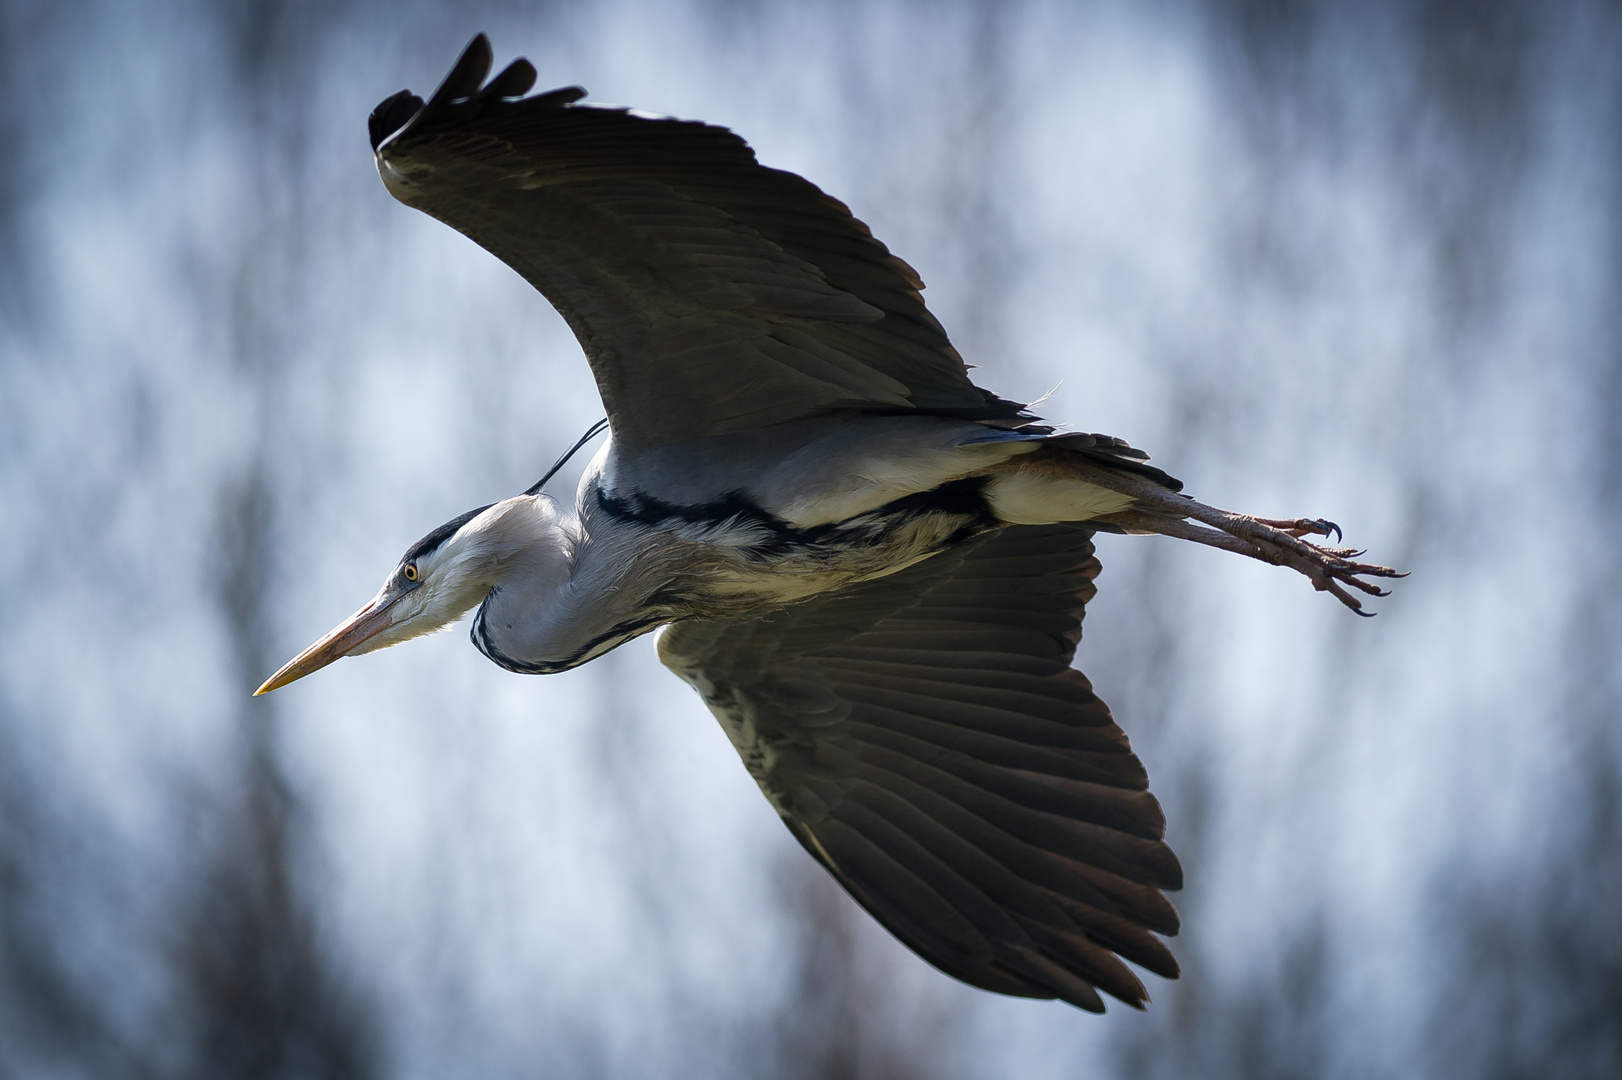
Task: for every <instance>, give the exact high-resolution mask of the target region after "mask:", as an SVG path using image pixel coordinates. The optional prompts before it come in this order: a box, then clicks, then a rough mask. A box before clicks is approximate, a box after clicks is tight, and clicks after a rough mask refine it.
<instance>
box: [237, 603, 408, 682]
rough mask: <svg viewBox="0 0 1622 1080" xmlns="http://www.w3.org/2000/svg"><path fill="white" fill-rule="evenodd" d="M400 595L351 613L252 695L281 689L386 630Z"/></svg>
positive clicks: (283, 666) (391, 620)
mask: <svg viewBox="0 0 1622 1080" xmlns="http://www.w3.org/2000/svg"><path fill="white" fill-rule="evenodd" d="M398 599H399V597H398V596H391V597H388V598H387V599H382V598H380V599H377V600H373V601H372V602H371V603H369V604H367V605H366V606H365V607H363V608H361V609H360V610H359V611H357V612H355V614H353V615H351V616H349V618H347V619H345V620H344V621H343V622H341V623H339V624H338V626H337V627H336V628H334V629H333V630H332V631H331V632H330V633H328V634H327V636H326V637H324V638H322V639H321V640H320V641H318V642H316V643H315V644H314V645H311V646H310V647H309V648H308V649H305V650H304V651H303V652H301V653H299V654H298V655H297V656H295V657H293V659H291V660H289V661H288V662H287V663H285V664H283V665H282V666H281V670H279V671H277V672H276V674H274V675H272V676H271V677H270V678H268V679H266V680H265V684H264V685H263V686H261V687H260V688H259V689H257V690H255V691H254V692H253V696H254V697H258V696H259V695H260V694H268V693H270V692H271V691H272V690H280V689H281V688H282V687H284V686H286V685H287V684H288V683H290V682H297V681H298V680H299V679H302V678H304V676H306V675H308V674H310V673H311V672H312V671H320V670H321V669H322V668H324V667H326V666H327V665H328V664H330V663H332V662H333V661H334V660H337V659H339V658H341V657H344V656H348V655H349V654H350V653H351V652H353V651H354V650H355V649H356V648H358V647H359V646H360V645H361V644H363V643H364V642H366V641H367V640H368V639H370V638H373V637H376V636H377V635H378V634H380V633H382V632H383V631H384V630H387V629H388V628H389V627H390V626H391V625H393V623H394V618H393V616H391V615H390V614H389V609H390V608H392V607H393V606H394V602H395V601H396V600H398Z"/></svg>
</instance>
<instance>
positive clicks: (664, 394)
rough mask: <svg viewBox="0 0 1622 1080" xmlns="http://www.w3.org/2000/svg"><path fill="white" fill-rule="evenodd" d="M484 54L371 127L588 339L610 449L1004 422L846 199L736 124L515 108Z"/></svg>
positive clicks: (413, 190) (542, 102)
mask: <svg viewBox="0 0 1622 1080" xmlns="http://www.w3.org/2000/svg"><path fill="white" fill-rule="evenodd" d="M490 57H491V54H490V45H489V42H488V41H487V40H486V39H485V37H484V35H482V34H481V35H479V36H478V37H476V38H474V39H473V42H472V44H470V45H469V46H468V48H467V51H466V52H464V53H463V54H462V57H461V59H460V60H458V61H457V63H456V67H455V68H454V69H453V70H452V71H451V73H450V75H449V76H447V77H446V79H445V82H444V83H443V84H442V85H441V86H440V88H439V89H438V90H437V91H436V92H435V93H434V95H433V97H431V98H430V99H429V100H428V102H427V103H426V104H424V103H423V102H422V100H421V99H420V98H418V97H416V96H414V95H412V94H410V93H409V92H407V91H401V92H400V93H399V94H396V95H395V96H394V97H391V98H389V99H388V100H387V101H384V102H383V103H382V104H381V105H379V106H378V107H377V109H376V110H375V111H374V112H373V113H372V119H371V125H370V127H371V136H372V145H373V148H374V149H375V150H376V152H377V162H378V170H379V172H381V174H382V176H383V179H384V181H385V183H387V185H388V188H389V190H390V191H391V192H393V193H394V195H395V196H396V197H397V198H399V199H400V200H401V201H402V202H404V203H406V204H408V205H410V206H414V207H416V208H417V209H419V210H422V211H424V212H426V213H428V214H431V215H433V216H434V217H436V218H438V219H439V220H441V221H443V222H445V223H446V224H448V225H450V226H452V227H453V228H456V229H458V230H460V231H461V232H463V233H465V234H467V235H468V236H469V237H471V238H472V239H473V240H475V241H476V242H477V243H479V244H480V245H482V246H483V247H485V248H487V249H489V250H490V251H491V252H493V253H494V254H495V255H496V256H498V257H499V258H501V259H502V260H503V261H504V262H506V263H507V264H508V265H510V266H511V267H512V268H513V269H515V270H517V271H518V272H519V273H520V274H522V275H523V276H524V277H525V278H527V279H528V280H529V282H530V283H531V284H533V285H534V286H535V287H536V288H537V289H539V290H540V291H541V292H542V293H544V294H545V295H546V298H547V299H548V300H550V301H551V302H552V303H553V305H554V306H555V307H556V308H557V309H558V311H559V312H561V313H562V315H563V317H564V319H566V320H567V321H568V323H569V326H570V327H571V328H572V329H573V330H574V332H575V335H576V336H577V337H578V338H579V339H580V343H581V345H582V346H583V347H584V349H585V351H586V358H587V359H588V360H589V361H590V363H591V368H592V373H593V374H594V375H595V376H596V378H597V386H598V389H599V390H600V391H601V392H602V396H603V402H604V404H605V405H606V406H607V409H608V415H609V418H610V421H611V423H612V424H613V427H614V437H615V439H616V441H617V442H618V443H619V444H620V445H622V446H625V447H627V448H635V447H638V446H652V445H658V444H661V443H668V442H680V441H685V440H687V439H693V438H699V437H703V436H706V435H717V434H725V433H729V432H736V431H745V430H748V429H751V428H756V427H763V426H765V425H768V424H774V423H779V422H782V421H786V420H794V419H799V418H801V417H807V416H815V415H819V414H822V413H827V412H833V411H839V410H850V409H854V410H883V411H890V412H907V411H923V412H928V413H934V414H939V415H949V416H957V417H962V418H965V419H975V420H979V419H1001V418H1007V417H1012V416H1014V415H1016V414H1018V413H1019V411H1020V408H1021V406H1020V405H1018V404H1016V403H1014V402H1008V401H1003V400H1001V399H999V398H997V397H996V396H995V395H992V394H990V393H988V392H986V391H982V390H980V389H978V388H976V387H975V386H974V385H973V384H972V383H971V382H970V381H969V377H968V372H967V369H966V368H965V367H964V364H963V361H962V359H961V358H960V357H959V356H958V354H957V352H956V350H954V349H953V348H952V346H951V343H950V342H949V341H948V340H947V337H946V333H945V331H944V330H942V329H941V326H940V324H939V323H938V322H936V321H935V319H934V317H933V316H932V315H930V313H929V311H928V310H927V309H926V308H925V307H924V302H923V298H922V297H921V296H920V295H919V290H920V289H922V288H923V283H922V282H921V281H920V280H919V279H918V275H917V274H916V273H915V272H914V271H913V269H912V268H911V267H909V266H908V265H907V264H906V263H904V262H902V261H901V260H900V259H898V258H896V257H895V256H893V255H891V254H890V253H889V251H888V250H887V249H886V248H885V246H884V245H883V244H881V243H879V241H877V240H875V239H874V238H873V235H872V233H871V232H869V231H868V228H867V226H866V225H864V224H862V223H861V222H860V221H858V220H856V219H855V218H854V217H852V216H851V214H850V211H849V210H848V209H847V208H846V207H845V205H844V204H843V203H841V202H839V201H838V200H837V199H834V198H831V197H829V196H828V195H825V194H823V192H822V191H820V190H819V189H818V188H817V187H816V186H815V185H813V184H811V183H809V182H807V181H806V180H804V179H802V178H800V177H798V176H796V175H794V174H793V173H787V172H781V171H779V170H776V169H768V168H765V167H764V166H762V165H761V164H760V163H759V162H757V161H756V160H755V155H754V152H753V151H751V150H750V149H749V147H748V145H747V144H746V143H745V142H744V141H743V140H742V139H740V138H738V137H737V136H736V135H734V134H732V133H731V132H730V131H728V130H726V129H725V128H719V127H711V126H709V125H706V124H702V123H696V122H692V121H685V120H673V119H654V118H649V117H646V116H639V115H636V114H634V113H632V112H630V111H628V110H625V109H615V108H601V107H595V106H585V105H578V104H576V102H577V101H578V100H579V99H580V98H581V97H584V96H585V91H584V90H581V89H580V88H578V87H570V88H566V89H562V90H554V91H552V92H550V93H546V94H541V95H538V96H535V97H530V98H523V99H521V100H514V99H515V98H517V97H518V95H522V94H524V93H526V92H527V91H528V90H529V88H530V86H531V85H532V84H533V83H534V79H535V69H534V68H533V67H532V66H530V64H529V63H528V61H524V60H519V61H517V62H516V63H514V64H513V65H511V66H510V67H508V68H507V69H506V70H505V71H503V72H502V73H501V74H500V75H497V76H496V77H495V78H494V79H492V80H491V81H490V82H489V83H488V84H485V82H484V79H485V76H486V74H488V72H489V70H490Z"/></svg>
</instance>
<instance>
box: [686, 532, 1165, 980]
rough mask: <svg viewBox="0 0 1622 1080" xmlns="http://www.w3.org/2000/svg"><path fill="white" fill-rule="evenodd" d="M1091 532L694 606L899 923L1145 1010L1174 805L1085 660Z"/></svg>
mask: <svg viewBox="0 0 1622 1080" xmlns="http://www.w3.org/2000/svg"><path fill="white" fill-rule="evenodd" d="M1098 569H1099V565H1098V560H1097V559H1096V558H1094V557H1093V545H1092V542H1091V533H1089V532H1088V531H1086V530H1084V529H1079V528H1075V527H1071V526H1064V525H1050V526H1015V527H1011V528H1007V529H1004V530H1002V531H1001V532H998V533H994V534H991V535H989V536H987V537H984V538H982V539H980V540H977V541H971V542H970V543H968V544H965V545H963V546H962V547H960V548H956V549H954V550H952V551H949V552H947V553H945V554H942V555H937V556H935V557H933V558H931V559H928V560H926V561H925V562H922V563H920V564H918V565H916V566H913V567H910V568H908V569H906V570H903V571H901V572H899V573H896V574H893V575H891V576H889V577H886V578H882V579H879V580H877V581H872V582H867V583H863V584H860V585H856V586H852V587H849V588H846V589H843V590H840V591H838V592H835V593H830V594H828V595H827V596H825V597H821V598H818V599H816V600H813V601H810V602H808V603H804V604H800V605H798V606H795V607H792V608H786V609H783V610H781V611H778V612H775V613H773V614H770V615H768V616H766V617H764V618H757V619H726V620H713V621H704V622H685V623H678V624H676V625H674V626H672V627H670V628H669V629H668V630H666V631H665V633H664V635H663V636H662V637H661V639H660V642H659V652H660V656H661V658H662V659H663V660H664V662H665V663H666V664H667V665H669V666H670V667H671V668H672V669H673V670H675V672H676V673H677V674H678V675H680V676H681V677H682V678H683V679H685V680H687V681H688V682H689V683H691V684H692V685H693V686H695V687H697V688H698V690H699V692H700V693H701V694H703V696H704V700H705V702H706V703H707V704H708V705H709V707H710V709H711V711H712V712H714V713H715V715H716V717H717V718H718V719H719V720H720V721H721V725H722V727H724V728H725V729H726V731H727V734H728V736H730V737H731V739H732V742H733V744H734V745H735V746H736V747H737V749H738V752H739V754H741V755H742V756H743V760H744V763H745V765H747V766H748V768H749V771H750V773H751V774H753V776H754V777H755V780H756V781H757V782H758V783H759V784H760V787H761V790H762V791H764V792H765V793H766V797H767V799H769V800H770V801H771V803H772V805H773V806H774V807H776V808H777V812H778V813H779V814H781V815H782V817H783V820H784V822H785V823H786V824H787V825H788V827H789V830H790V831H791V832H793V833H794V835H795V836H796V837H798V838H799V840H800V842H801V843H802V844H804V845H805V847H806V848H807V850H809V851H810V852H811V853H812V854H813V855H814V856H816V858H817V859H818V860H820V861H821V862H822V864H823V865H824V866H826V867H827V868H828V870H829V871H830V872H832V873H833V875H834V877H836V878H837V879H838V880H839V882H840V883H841V884H842V885H844V887H845V888H846V889H847V890H849V891H850V894H851V895H852V896H854V897H855V898H856V900H857V901H858V902H860V903H861V905H862V906H863V907H865V908H866V909H867V910H868V911H869V912H871V913H872V914H873V916H874V917H875V918H877V919H878V920H879V922H881V923H883V924H884V925H885V926H886V927H887V928H889V930H890V931H891V933H893V934H895V935H896V937H898V938H900V939H901V940H902V941H903V942H905V943H906V944H907V945H908V946H910V947H911V948H912V949H913V950H914V951H916V952H917V953H918V954H919V955H920V956H922V957H924V959H926V960H928V961H929V962H930V963H932V964H934V965H935V966H936V967H938V968H940V969H941V970H943V971H945V972H947V973H948V974H951V975H954V976H956V977H957V978H959V979H962V980H963V981H964V982H968V983H972V984H973V985H975V986H979V987H983V988H985V989H987V990H996V991H1000V992H1002V993H1005V994H1018V995H1021V996H1026V997H1045V998H1052V997H1057V998H1062V999H1063V1000H1065V1001H1068V1002H1070V1003H1071V1004H1073V1005H1078V1006H1080V1007H1081V1008H1083V1009H1088V1010H1091V1011H1094V1012H1101V1011H1103V1008H1104V1005H1103V1001H1102V1000H1101V999H1100V998H1099V995H1098V993H1097V990H1095V987H1096V988H1097V989H1101V990H1104V991H1105V992H1107V993H1109V994H1111V995H1113V996H1114V997H1117V998H1119V999H1120V1000H1122V1001H1124V1002H1126V1003H1128V1004H1130V1005H1133V1006H1135V1007H1141V1006H1142V1005H1143V1003H1144V1002H1145V1001H1147V1000H1148V995H1147V993H1146V992H1145V990H1144V987H1143V984H1142V983H1141V982H1140V981H1139V980H1138V978H1137V977H1136V976H1135V975H1134V974H1133V973H1132V971H1131V970H1130V969H1129V968H1127V966H1126V965H1125V964H1123V963H1122V962H1121V960H1120V959H1119V958H1118V957H1124V958H1125V959H1127V960H1131V961H1132V962H1134V963H1136V964H1139V965H1141V966H1143V967H1144V968H1147V969H1148V970H1150V971H1152V972H1155V973H1156V974H1159V975H1163V976H1165V977H1167V978H1175V977H1176V975H1177V963H1176V961H1175V960H1174V959H1173V958H1172V956H1171V953H1170V952H1169V951H1168V950H1167V948H1166V947H1165V945H1164V944H1162V943H1161V941H1160V940H1159V939H1158V938H1157V937H1155V934H1157V933H1158V934H1175V933H1176V932H1177V928H1178V919H1177V913H1176V911H1175V910H1174V909H1173V908H1172V906H1171V904H1170V903H1169V902H1168V901H1167V900H1166V898H1165V897H1164V896H1163V895H1162V894H1161V890H1163V889H1176V888H1179V887H1180V886H1181V884H1182V868H1181V867H1180V866H1179V865H1178V862H1177V858H1176V856H1175V855H1173V854H1172V852H1171V849H1170V848H1168V847H1167V846H1166V844H1165V843H1164V842H1163V841H1162V836H1163V835H1164V832H1165V818H1164V816H1163V815H1162V813H1161V810H1160V805H1159V803H1157V802H1156V801H1155V798H1154V796H1152V795H1150V794H1149V792H1148V790H1147V789H1148V777H1147V775H1146V774H1145V772H1144V769H1143V765H1142V763H1141V762H1139V761H1138V759H1137V757H1136V755H1134V754H1133V753H1132V751H1131V748H1130V746H1129V745H1128V743H1127V738H1126V735H1125V734H1123V733H1122V731H1121V729H1120V728H1119V727H1117V726H1116V725H1115V722H1114V720H1113V719H1112V718H1111V717H1110V713H1109V709H1108V708H1107V707H1106V706H1105V705H1104V703H1103V702H1101V701H1100V700H1098V698H1097V697H1096V696H1095V695H1094V694H1093V692H1092V687H1091V685H1090V684H1089V683H1088V681H1087V679H1086V678H1085V677H1084V676H1083V675H1082V674H1081V672H1079V671H1076V670H1074V669H1073V668H1071V667H1070V661H1071V659H1072V657H1073V656H1074V654H1075V649H1076V644H1077V642H1078V641H1079V640H1080V637H1081V617H1082V612H1083V608H1084V606H1085V604H1086V602H1087V601H1088V600H1089V599H1091V597H1092V595H1093V593H1094V591H1095V590H1094V586H1093V578H1094V577H1095V576H1096V575H1097V573H1098Z"/></svg>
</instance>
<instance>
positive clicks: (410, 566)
mask: <svg viewBox="0 0 1622 1080" xmlns="http://www.w3.org/2000/svg"><path fill="white" fill-rule="evenodd" d="M400 573H401V574H403V575H405V579H406V580H407V581H416V580H417V564H416V563H414V562H411V563H406V566H405V569H404V570H402V571H400Z"/></svg>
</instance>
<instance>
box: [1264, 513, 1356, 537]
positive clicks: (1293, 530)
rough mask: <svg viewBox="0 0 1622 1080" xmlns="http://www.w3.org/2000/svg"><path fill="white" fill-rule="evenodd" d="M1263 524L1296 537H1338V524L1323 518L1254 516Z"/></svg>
mask: <svg viewBox="0 0 1622 1080" xmlns="http://www.w3.org/2000/svg"><path fill="white" fill-rule="evenodd" d="M1254 520H1256V521H1259V522H1261V523H1262V524H1263V525H1270V526H1272V527H1273V528H1275V529H1278V530H1279V531H1280V532H1287V533H1289V534H1290V535H1291V536H1293V537H1295V538H1296V539H1300V538H1301V537H1303V536H1333V537H1334V538H1335V539H1336V540H1339V539H1340V535H1341V534H1340V526H1339V525H1336V524H1335V523H1334V522H1333V521H1329V520H1327V519H1325V518H1283V519H1276V518H1255V519H1254Z"/></svg>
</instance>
